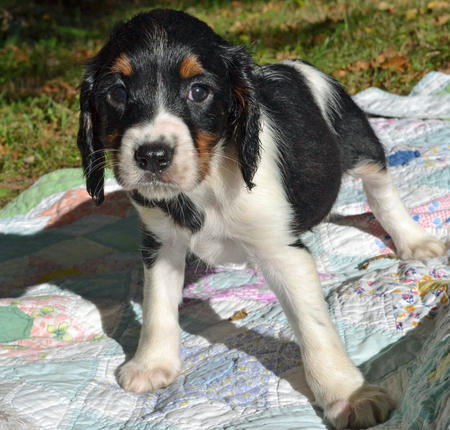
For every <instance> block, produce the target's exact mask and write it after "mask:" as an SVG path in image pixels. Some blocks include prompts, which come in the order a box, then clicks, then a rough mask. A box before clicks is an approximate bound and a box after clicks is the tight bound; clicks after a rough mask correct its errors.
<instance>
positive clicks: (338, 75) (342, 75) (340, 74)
mask: <svg viewBox="0 0 450 430" xmlns="http://www.w3.org/2000/svg"><path fill="white" fill-rule="evenodd" d="M346 75H347V71H346V70H344V69H336V70H335V71H334V72H333V76H334V77H336V78H345V76H346Z"/></svg>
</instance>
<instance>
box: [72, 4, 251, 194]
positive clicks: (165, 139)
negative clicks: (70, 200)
mask: <svg viewBox="0 0 450 430" xmlns="http://www.w3.org/2000/svg"><path fill="white" fill-rule="evenodd" d="M233 55H234V57H238V58H232V57H233ZM244 58H245V59H247V62H248V63H249V64H250V60H249V57H248V56H247V55H246V54H244V53H243V51H242V50H240V51H238V50H236V48H233V47H230V46H229V45H227V44H226V43H225V42H224V41H223V40H222V39H221V38H220V37H219V36H217V35H216V34H215V33H213V32H212V30H211V29H210V28H209V27H208V26H206V24H204V23H202V22H200V21H198V20H196V19H195V18H192V17H190V16H188V15H185V14H183V13H181V12H174V11H165V10H156V11H153V12H151V13H149V14H144V15H138V16H137V17H135V18H134V19H133V20H131V21H130V22H128V23H126V24H123V25H122V26H120V27H118V29H117V30H116V31H115V32H114V33H113V34H112V36H111V38H110V40H109V41H108V43H107V44H106V45H105V46H104V48H103V49H102V50H101V51H100V52H99V54H98V55H97V56H96V57H95V58H94V59H93V60H92V61H91V62H90V64H89V65H88V67H87V72H86V75H85V80H84V81H83V83H82V87H81V97H80V103H81V111H82V112H81V119H80V132H79V137H78V145H79V147H80V150H81V152H82V155H83V165H84V168H85V173H86V176H87V182H88V190H89V191H90V193H91V195H92V196H93V197H94V198H96V199H97V200H98V201H100V202H101V200H102V199H103V194H102V190H101V189H102V188H103V172H102V170H101V169H103V167H104V164H105V163H104V155H103V154H104V151H105V150H107V151H110V152H111V154H112V160H113V166H114V172H115V175H116V177H117V179H118V181H119V183H120V184H121V185H122V186H123V187H124V189H125V190H128V191H131V190H137V191H139V192H140V193H141V194H143V195H144V196H146V197H149V198H156V199H164V198H170V197H172V196H174V195H176V194H178V193H180V192H186V191H191V190H192V189H194V188H195V187H196V186H197V185H198V184H199V183H201V181H202V180H204V179H205V177H206V176H207V175H208V173H209V169H210V163H211V160H212V158H213V157H214V155H215V152H216V151H217V148H218V147H220V146H221V145H223V144H224V142H225V141H227V140H230V139H232V138H233V136H236V135H237V134H238V133H237V132H236V130H235V128H236V126H237V125H238V124H239V122H240V120H241V119H243V120H245V121H247V118H246V115H245V111H246V109H247V104H249V103H248V102H247V100H246V96H247V95H248V94H249V93H250V90H249V89H248V82H245V79H246V78H245V77H242V76H240V77H239V78H237V77H236V76H235V75H236V74H238V75H240V73H236V72H235V70H234V69H233V68H236V64H234V63H236V62H237V61H240V62H242V60H243V59H244ZM249 64H248V65H247V64H244V65H240V66H238V67H242V68H243V70H245V67H247V68H249V67H250V65H249ZM230 69H231V70H230ZM241 117H242V118H241ZM90 181H91V183H90Z"/></svg>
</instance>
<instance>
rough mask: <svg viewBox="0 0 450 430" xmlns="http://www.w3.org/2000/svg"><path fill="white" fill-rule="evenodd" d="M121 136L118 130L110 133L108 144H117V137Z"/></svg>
mask: <svg viewBox="0 0 450 430" xmlns="http://www.w3.org/2000/svg"><path fill="white" fill-rule="evenodd" d="M118 136H119V133H118V132H117V130H115V131H113V132H112V133H111V134H109V135H108V137H107V140H108V144H109V145H110V146H115V144H116V143H117V142H116V140H117V137H118Z"/></svg>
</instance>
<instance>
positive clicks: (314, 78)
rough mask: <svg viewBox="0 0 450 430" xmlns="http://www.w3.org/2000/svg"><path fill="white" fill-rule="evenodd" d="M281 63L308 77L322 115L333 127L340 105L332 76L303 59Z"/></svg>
mask: <svg viewBox="0 0 450 430" xmlns="http://www.w3.org/2000/svg"><path fill="white" fill-rule="evenodd" d="M281 64H286V65H287V66H291V67H293V68H294V69H296V70H297V71H298V72H299V73H300V74H301V75H302V76H303V77H304V78H305V79H306V82H307V84H308V87H309V89H310V91H311V93H312V95H313V97H314V100H315V102H316V103H317V105H318V106H319V109H320V111H321V112H322V116H323V117H324V119H325V121H326V122H327V124H328V125H329V126H330V127H331V129H333V127H332V125H331V120H332V119H333V118H334V116H335V115H339V110H340V106H339V98H338V94H336V90H335V88H334V87H333V85H332V83H331V77H329V76H328V75H326V74H325V73H323V72H321V71H320V70H318V69H316V68H315V67H313V66H310V65H309V64H306V63H303V62H301V61H292V60H285V61H282V62H281Z"/></svg>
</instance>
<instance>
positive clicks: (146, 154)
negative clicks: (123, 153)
mask: <svg viewBox="0 0 450 430" xmlns="http://www.w3.org/2000/svg"><path fill="white" fill-rule="evenodd" d="M173 152H174V148H172V147H170V146H169V145H167V144H165V143H160V142H154V143H146V144H144V145H141V146H139V148H138V149H137V150H136V151H135V153H134V159H135V160H136V164H137V166H138V167H139V168H140V169H142V170H145V171H147V172H151V173H159V172H162V171H163V170H166V169H167V168H168V167H169V166H170V164H171V163H172V159H173Z"/></svg>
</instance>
